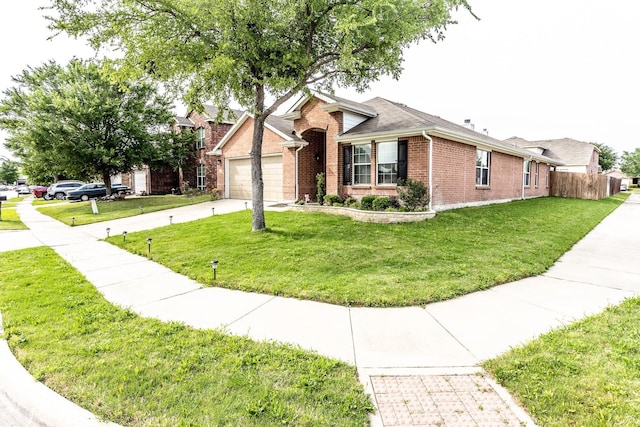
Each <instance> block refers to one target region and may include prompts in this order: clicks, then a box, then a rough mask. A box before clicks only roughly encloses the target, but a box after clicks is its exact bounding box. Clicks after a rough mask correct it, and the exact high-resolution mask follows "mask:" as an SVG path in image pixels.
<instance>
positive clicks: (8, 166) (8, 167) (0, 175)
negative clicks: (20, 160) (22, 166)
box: [0, 160, 20, 184]
mask: <svg viewBox="0 0 640 427" xmlns="http://www.w3.org/2000/svg"><path fill="white" fill-rule="evenodd" d="M19 177H20V171H19V168H18V164H17V163H16V162H12V161H11V160H3V161H2V164H0V182H4V183H6V184H11V183H14V182H16V181H17V180H18V178H19Z"/></svg>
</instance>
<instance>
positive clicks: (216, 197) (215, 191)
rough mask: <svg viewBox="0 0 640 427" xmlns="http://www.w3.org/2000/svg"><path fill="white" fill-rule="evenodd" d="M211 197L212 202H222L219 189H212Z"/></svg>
mask: <svg viewBox="0 0 640 427" xmlns="http://www.w3.org/2000/svg"><path fill="white" fill-rule="evenodd" d="M209 195H210V196H211V201H213V202H215V201H216V200H220V190H218V189H217V188H212V189H211V191H209Z"/></svg>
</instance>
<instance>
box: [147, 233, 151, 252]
mask: <svg viewBox="0 0 640 427" xmlns="http://www.w3.org/2000/svg"><path fill="white" fill-rule="evenodd" d="M147 248H148V249H149V253H151V237H149V238H147Z"/></svg>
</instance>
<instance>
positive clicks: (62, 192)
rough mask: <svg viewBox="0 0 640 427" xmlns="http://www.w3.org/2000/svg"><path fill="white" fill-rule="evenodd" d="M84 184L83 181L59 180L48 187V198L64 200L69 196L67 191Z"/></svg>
mask: <svg viewBox="0 0 640 427" xmlns="http://www.w3.org/2000/svg"><path fill="white" fill-rule="evenodd" d="M82 185H84V182H82V181H71V180H69V181H58V182H56V183H55V184H51V186H50V187H49V188H48V189H47V197H45V198H46V199H47V200H51V199H54V198H55V199H58V200H64V199H65V198H66V197H67V193H68V192H69V191H71V190H75V189H76V188H78V187H80V186H82Z"/></svg>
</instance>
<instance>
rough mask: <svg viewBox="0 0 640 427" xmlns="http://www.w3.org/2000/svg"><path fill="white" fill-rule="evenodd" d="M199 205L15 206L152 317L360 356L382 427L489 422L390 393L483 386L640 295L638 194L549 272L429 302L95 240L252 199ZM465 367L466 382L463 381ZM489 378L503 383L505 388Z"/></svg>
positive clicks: (83, 268) (99, 283) (48, 240)
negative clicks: (281, 291) (406, 387)
mask: <svg viewBox="0 0 640 427" xmlns="http://www.w3.org/2000/svg"><path fill="white" fill-rule="evenodd" d="M204 205H207V206H204ZM198 206H199V205H194V206H192V207H191V206H190V207H186V208H184V209H183V208H178V209H176V210H172V211H164V212H161V213H153V214H151V213H150V214H145V215H141V216H138V217H133V218H127V219H122V220H116V221H109V222H104V223H99V224H93V225H90V226H81V227H73V228H72V227H68V226H66V225H63V224H61V223H59V222H57V221H55V220H53V219H51V218H49V217H47V216H44V215H42V214H40V213H39V212H38V211H36V209H35V208H33V207H32V206H31V205H30V204H29V203H23V204H20V205H19V207H18V212H19V214H20V216H21V219H22V220H23V222H25V223H26V224H27V225H28V226H29V227H30V233H31V235H32V236H33V237H32V238H31V240H30V241H31V242H32V243H35V242H41V243H42V244H45V245H49V246H51V247H53V248H54V250H55V251H56V252H57V253H59V254H60V255H61V256H62V257H63V258H64V259H65V260H67V261H68V262H69V263H70V264H71V265H73V266H74V267H75V268H77V269H78V270H79V271H80V272H81V273H83V274H84V275H85V276H86V277H87V279H88V280H89V281H91V282H92V283H93V284H94V285H95V286H96V287H97V289H99V291H100V292H101V293H102V294H103V295H104V296H105V298H107V299H108V300H109V301H111V302H113V303H115V304H118V305H120V306H123V307H129V308H131V309H132V310H134V311H135V312H137V313H139V314H141V315H143V316H149V317H155V318H159V319H162V320H167V321H169V320H171V321H179V322H184V323H186V324H189V325H192V326H195V327H198V328H225V329H226V330H227V331H229V332H230V333H234V334H241V335H248V336H249V337H252V338H254V339H259V340H262V339H267V340H276V341H282V342H288V343H293V344H296V345H300V346H301V347H303V348H306V349H309V350H315V351H317V352H318V353H320V354H324V355H327V356H330V357H335V358H338V359H342V360H344V361H346V362H349V363H352V364H355V365H356V366H357V367H358V370H359V373H360V376H361V380H362V381H363V383H364V384H365V386H366V387H367V389H368V391H370V392H372V393H373V394H374V395H375V398H376V403H377V404H378V408H379V415H378V416H377V417H375V418H374V419H373V421H372V423H373V424H374V425H376V424H377V425H387V426H389V425H428V423H429V422H433V423H440V424H442V423H444V424H446V425H455V424H456V423H457V421H460V423H462V421H465V422H467V421H469V420H472V421H473V422H475V423H481V422H482V421H481V420H480V421H478V420H479V418H474V417H482V416H485V415H486V414H487V411H485V413H484V414H480V415H473V414H471V413H470V412H472V411H467V412H466V413H465V414H466V415H469V417H471V418H465V419H464V420H463V419H462V418H460V419H456V420H457V421H450V420H449V419H448V418H447V417H446V414H447V413H448V412H447V413H440V412H438V417H439V418H437V419H435V421H434V420H432V421H429V420H428V419H427V418H428V417H427V418H425V416H423V415H424V414H425V413H426V414H433V411H428V410H426V409H425V408H426V407H427V406H428V405H427V404H425V403H421V404H420V405H421V406H420V405H418V406H420V408H421V409H420V408H417V406H416V405H417V404H414V405H413V406H411V405H410V404H409V403H410V402H411V399H407V398H406V396H404V395H403V394H402V390H400V391H399V392H400V397H397V396H395V395H393V393H392V394H389V390H391V389H393V390H395V391H396V392H397V391H398V387H400V386H398V384H399V383H398V382H397V381H400V380H402V381H400V383H403V384H404V383H405V382H403V381H404V380H405V379H407V378H413V380H412V382H411V381H409V382H410V383H411V384H412V385H411V387H413V388H411V390H412V391H407V393H409V394H410V395H412V396H417V395H419V390H423V389H424V390H425V393H426V395H433V390H430V389H428V384H436V383H437V381H436V382H435V383H434V382H433V381H431V379H433V378H440V379H442V378H445V377H446V376H451V375H452V374H455V375H461V376H456V377H455V378H456V379H457V380H460V381H458V382H459V383H460V384H466V386H469V387H481V386H480V385H478V384H477V381H474V378H477V376H475V375H473V373H474V372H477V371H478V369H477V368H475V367H476V366H478V365H479V364H480V363H481V361H483V360H485V359H488V358H491V357H494V356H496V355H498V354H501V353H503V352H505V351H507V350H509V348H511V347H512V346H515V345H518V344H520V343H523V342H526V341H528V340H530V339H532V338H534V337H536V336H538V335H539V334H541V333H543V332H546V331H548V330H550V329H552V328H555V327H558V326H560V325H564V324H568V323H570V322H572V321H574V320H576V319H579V318H582V317H584V316H586V315H589V314H592V313H597V312H599V311H601V310H602V309H604V308H605V307H606V306H608V305H611V304H617V303H619V302H621V301H622V300H623V299H625V298H627V297H630V296H634V295H637V294H638V293H639V292H640V262H639V261H640V251H638V246H640V227H639V226H638V225H637V220H638V218H640V196H638V195H632V196H631V197H630V198H629V200H628V201H627V202H626V203H624V204H623V205H622V206H620V207H619V208H618V209H617V210H616V211H614V212H613V213H612V214H611V215H609V216H608V217H607V218H605V220H603V221H602V222H601V223H600V224H599V225H598V226H597V227H596V228H595V229H594V230H593V231H592V232H591V233H589V234H588V235H587V236H586V237H585V238H584V239H582V240H581V241H580V242H579V243H578V244H576V245H575V246H574V248H572V250H571V251H569V252H568V253H566V254H565V255H564V256H563V257H562V258H561V259H560V260H559V261H558V262H557V263H556V264H555V265H554V266H553V267H552V268H551V269H550V270H549V271H548V272H547V273H545V274H543V275H542V276H538V277H534V278H529V279H525V280H521V281H517V282H513V283H509V284H506V285H501V286H497V287H494V288H491V289H489V290H487V291H483V292H476V293H473V294H470V295H466V296H464V297H461V298H457V299H455V300H450V301H444V302H441V303H436V304H430V305H428V306H426V307H408V308H387V309H381V308H347V307H341V306H334V305H329V304H323V303H317V302H310V301H301V300H295V299H290V298H281V297H274V296H270V295H263V294H255V293H245V292H240V291H233V290H227V289H219V288H201V287H200V285H198V284H197V283H195V282H193V281H192V280H190V279H187V278H185V277H183V276H181V275H178V274H176V273H174V272H172V271H170V270H168V269H167V268H165V267H162V266H160V265H158V264H156V263H154V262H152V261H149V260H147V259H146V258H144V257H140V256H136V255H132V254H130V253H128V252H125V251H123V250H121V249H118V248H116V247H114V246H112V245H110V244H108V243H106V242H102V241H97V240H96V238H103V237H105V236H106V227H109V228H110V229H111V233H112V234H117V233H121V232H122V231H125V230H126V231H139V230H143V229H148V228H155V227H157V226H160V225H168V224H169V215H173V222H174V223H176V222H181V221H182V220H185V221H186V220H192V219H197V218H201V217H203V216H209V215H211V207H213V206H215V209H216V214H218V213H223V212H225V211H227V212H230V211H233V210H237V209H244V202H238V201H229V200H224V201H218V202H212V204H211V206H208V204H203V206H199V207H198ZM249 207H250V206H249ZM219 209H220V210H219ZM187 218H189V219H187ZM25 235H26V234H25ZM4 237H5V236H4V235H3V236H2V239H0V241H3V242H2V243H0V248H2V249H5V250H6V246H9V245H7V244H6V242H4V240H5V239H4ZM620 254H624V257H622V256H621V255H620ZM105 260H107V261H106V262H105ZM123 266H128V267H130V268H123ZM434 374H436V375H435V376H434ZM465 375H466V376H467V377H468V378H469V381H466V382H465V381H462V378H465ZM390 379H394V381H396V383H395V384H396V386H395V389H394V387H391V386H390V385H389V383H388V381H391V380H390ZM483 381H484V379H483ZM447 383H448V384H450V379H449V380H448V382H447ZM440 384H442V383H441V382H440ZM472 384H473V385H472ZM489 385H490V386H491V388H492V389H493V390H498V391H500V388H499V387H498V386H497V385H495V384H493V383H491V382H489ZM416 387H417V388H416ZM441 389H442V387H441V388H439V389H438V390H441ZM472 391H473V390H472ZM472 391H469V393H471V394H472ZM445 392H446V390H445ZM453 392H454V393H455V390H453ZM500 392H501V393H502V395H500V394H498V396H499V401H500V402H502V403H503V404H504V405H506V406H505V408H507V409H504V410H503V413H505V412H504V411H509V415H508V416H506V415H505V416H504V417H503V420H508V421H509V422H508V423H507V425H511V423H513V425H518V423H520V422H521V421H522V422H524V423H527V424H532V423H531V420H530V419H528V418H527V417H526V415H525V414H524V413H522V412H521V411H518V409H517V408H515V409H514V406H513V405H512V402H510V399H509V398H508V395H506V394H504V392H503V391H500ZM465 393H467V392H466V391H465ZM445 394H446V393H445ZM449 395H451V393H449ZM459 395H462V394H459ZM493 395H494V394H492V396H493ZM394 396H395V397H394ZM403 396H404V397H403ZM396 400H397V401H396ZM389 401H391V403H389ZM407 402H409V403H407ZM474 402H475V401H474ZM414 403H415V402H414ZM425 405H426V406H425ZM434 405H436V406H438V405H437V404H436V403H434ZM456 405H458V406H456ZM474 405H475V407H478V406H483V405H478V404H476V403H472V404H465V403H464V402H462V401H460V402H458V403H456V404H452V405H449V407H450V408H457V409H455V410H452V411H453V412H451V411H450V412H451V413H452V414H458V413H459V411H460V408H463V409H464V408H466V409H469V408H473V407H474ZM484 406H486V405H484ZM514 411H515V412H514ZM498 412H499V411H498ZM438 420H439V421H438ZM447 420H449V421H447ZM469 422H470V421H469ZM420 423H422V424H420ZM425 423H426V424H425ZM471 425H475V424H471Z"/></svg>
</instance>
